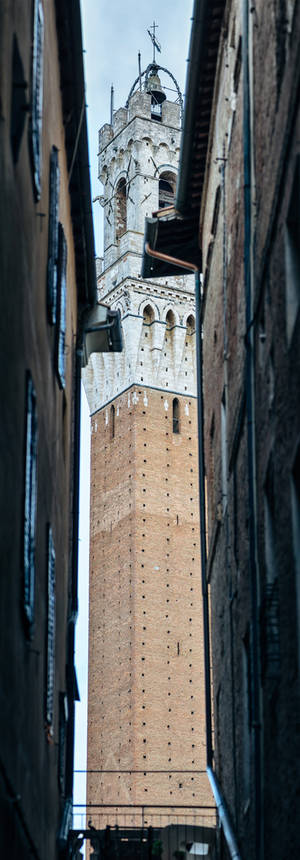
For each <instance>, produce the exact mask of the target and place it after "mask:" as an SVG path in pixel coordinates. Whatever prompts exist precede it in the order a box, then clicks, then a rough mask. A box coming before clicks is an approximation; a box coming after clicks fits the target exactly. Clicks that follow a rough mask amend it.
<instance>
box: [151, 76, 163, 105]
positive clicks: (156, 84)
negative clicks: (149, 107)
mask: <svg viewBox="0 0 300 860" xmlns="http://www.w3.org/2000/svg"><path fill="white" fill-rule="evenodd" d="M147 93H148V94H149V95H150V96H151V97H152V99H153V102H154V104H159V105H161V104H162V102H164V101H165V99H166V94H165V93H164V91H163V88H162V85H161V83H160V79H159V77H158V75H157V74H155V72H152V74H151V75H149V78H148V82H147Z"/></svg>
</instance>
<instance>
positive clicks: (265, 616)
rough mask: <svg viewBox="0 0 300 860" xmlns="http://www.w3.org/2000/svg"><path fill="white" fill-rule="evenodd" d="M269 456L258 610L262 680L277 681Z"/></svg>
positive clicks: (272, 491) (276, 591) (276, 606)
mask: <svg viewBox="0 0 300 860" xmlns="http://www.w3.org/2000/svg"><path fill="white" fill-rule="evenodd" d="M274 472H275V470H274V458H273V454H272V453H271V455H270V458H269V462H268V468H267V474H266V480H265V486H264V537H265V567H266V580H265V582H264V583H263V587H262V602H261V609H260V626H261V662H262V677H263V678H265V679H276V678H278V675H279V671H280V642H279V588H278V576H277V561H276V518H275V474H274Z"/></svg>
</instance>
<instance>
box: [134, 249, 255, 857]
mask: <svg viewBox="0 0 300 860" xmlns="http://www.w3.org/2000/svg"><path fill="white" fill-rule="evenodd" d="M145 251H146V254H148V255H149V256H150V257H156V259H158V260H163V261H165V262H166V263H171V264H173V265H175V266H181V267H182V268H183V269H187V271H189V272H194V273H195V304H196V339H197V340H196V345H197V415H198V460H199V507H200V547H201V580H202V599H203V637H204V676H205V716H206V720H205V723H206V761H207V765H206V770H207V775H208V778H209V781H210V784H211V788H212V791H213V795H214V798H215V802H216V806H217V809H218V814H219V819H220V822H221V825H222V829H223V833H224V837H225V841H226V845H227V848H228V851H229V854H230V857H231V858H232V860H241V855H240V853H239V849H238V845H237V841H236V838H235V834H234V831H233V827H232V824H231V820H230V815H229V812H228V809H227V805H226V802H225V798H224V796H223V794H222V790H221V787H220V785H219V781H218V778H217V775H216V773H215V771H214V770H213V746H212V715H211V677H210V636H209V603H208V588H207V577H206V561H207V558H206V535H205V468H204V432H203V431H204V410H203V379H202V367H203V361H202V310H203V304H202V297H201V285H200V272H199V269H198V267H197V266H195V265H193V263H189V262H188V261H187V260H179V259H178V258H177V257H171V256H170V255H169V254H163V253H161V252H160V251H155V250H154V249H153V248H151V247H150V244H149V242H146V244H145Z"/></svg>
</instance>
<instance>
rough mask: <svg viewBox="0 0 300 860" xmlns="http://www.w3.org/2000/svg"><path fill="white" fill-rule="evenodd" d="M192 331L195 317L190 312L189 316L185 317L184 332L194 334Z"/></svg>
mask: <svg viewBox="0 0 300 860" xmlns="http://www.w3.org/2000/svg"><path fill="white" fill-rule="evenodd" d="M194 331H195V317H193V314H190V316H189V317H188V318H187V321H186V333H187V334H188V335H191V334H194Z"/></svg>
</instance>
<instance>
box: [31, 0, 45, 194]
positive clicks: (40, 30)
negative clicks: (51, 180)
mask: <svg viewBox="0 0 300 860" xmlns="http://www.w3.org/2000/svg"><path fill="white" fill-rule="evenodd" d="M43 50H44V13H43V6H42V3H41V2H40V0H34V13H33V46H32V85H31V86H32V89H31V128H30V135H31V151H32V167H33V182H34V191H35V196H36V199H37V200H39V199H40V196H41V169H42V124H43Z"/></svg>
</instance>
